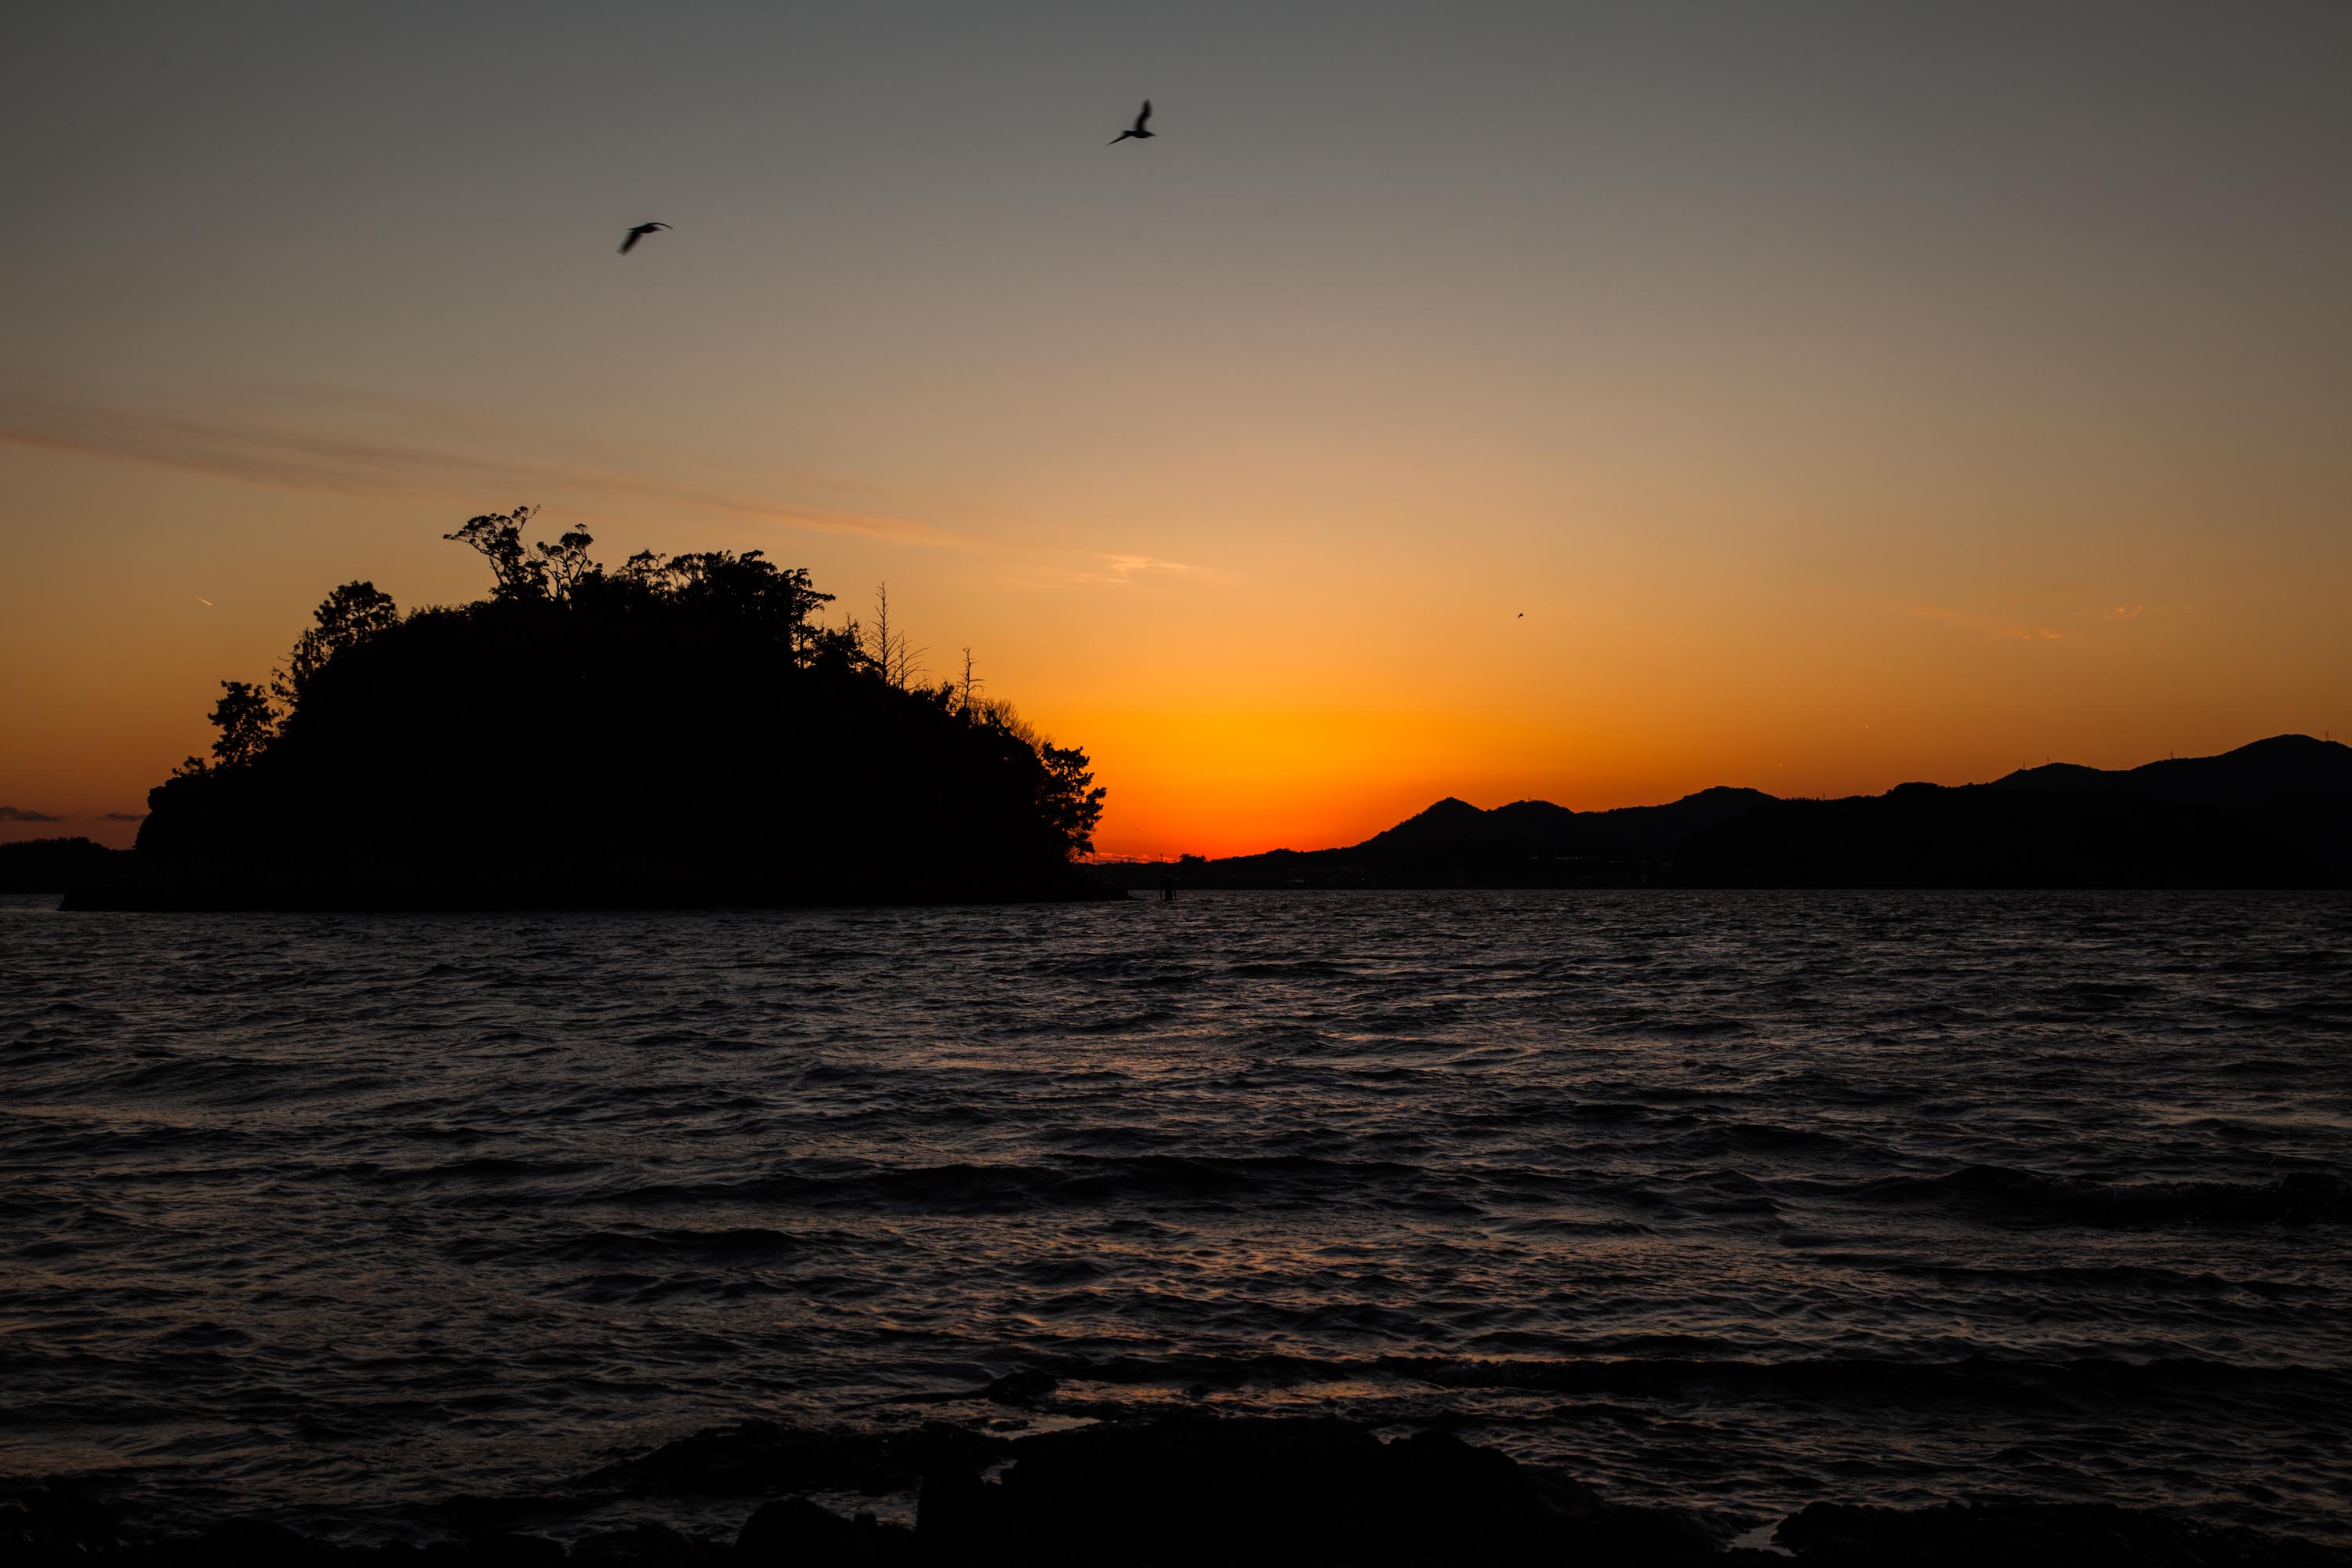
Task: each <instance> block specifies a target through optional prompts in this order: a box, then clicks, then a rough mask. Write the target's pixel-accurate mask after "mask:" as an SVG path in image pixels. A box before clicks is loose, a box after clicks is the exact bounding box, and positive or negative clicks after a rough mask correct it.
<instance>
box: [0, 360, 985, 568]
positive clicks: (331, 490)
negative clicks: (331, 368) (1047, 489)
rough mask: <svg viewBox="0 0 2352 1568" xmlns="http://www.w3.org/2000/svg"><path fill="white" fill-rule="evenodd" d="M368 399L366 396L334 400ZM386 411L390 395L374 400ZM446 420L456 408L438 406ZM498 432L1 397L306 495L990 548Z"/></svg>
mask: <svg viewBox="0 0 2352 1568" xmlns="http://www.w3.org/2000/svg"><path fill="white" fill-rule="evenodd" d="M338 401H341V402H343V403H344V404H345V405H347V406H364V405H365V400H364V399H363V398H362V399H349V398H347V399H341V400H338ZM377 406H379V407H385V408H388V409H390V410H392V411H395V412H397V411H400V410H402V408H403V405H401V404H400V403H399V402H398V401H397V400H392V399H386V400H381V402H379V403H378V404H377ZM440 417H441V418H442V419H443V420H444V422H449V421H450V420H451V418H452V416H450V415H448V413H447V412H446V411H441V414H440ZM473 434H474V441H473V442H472V443H469V444H481V442H482V439H483V437H488V436H490V435H493V434H495V435H496V436H498V437H499V438H501V439H502V440H504V441H506V442H509V443H511V444H512V446H513V447H514V448H515V452H516V454H517V455H501V456H499V457H489V456H485V455H481V454H479V453H477V452H473V451H468V450H467V449H465V447H463V446H460V445H457V444H456V443H454V442H449V443H436V442H423V441H415V440H407V439H401V438H396V437H380V436H375V435H372V434H367V433H364V432H354V431H351V430H347V429H341V428H336V427H333V426H325V425H320V424H318V423H315V422H300V421H294V420H287V419H283V418H271V417H269V416H245V417H241V418H227V419H211V420H206V419H195V418H190V417H187V416H179V415H169V414H157V413H151V412H147V411H143V410H139V409H132V408H123V407H107V406H102V405H91V404H74V403H63V402H53V401H47V400H37V399H33V398H24V397H15V398H0V441H6V442H10V443H12V444H14V445H16V446H21V447H33V448H36V449H38V450H43V451H52V452H65V453H71V454H76V455H80V456H88V457H104V458H128V459H131V460H133V461H138V462H144V463H152V464H155V465H157V466H160V467H163V468H175V469H179V470H181V471H183V472H189V473H197V474H203V475H205V476H207V477H209V478H214V479H234V480H238V481H241V482H243V483H247V484H255V485H261V486H265V487H268V488H270V489H286V490H294V491H298V492H302V493H306V494H324V495H338V496H355V497H365V498H369V499H373V500H385V499H393V500H429V501H437V502H450V503H454V504H459V505H466V506H477V505H483V504H488V501H486V500H485V498H488V500H502V499H505V498H510V497H512V496H513V495H515V494H517V493H519V492H537V493H539V494H553V495H567V496H583V495H586V496H600V495H601V496H603V497H605V498H608V500H609V498H613V497H629V498H633V499H636V500H649V501H655V502H664V503H668V504H671V505H682V506H688V507H692V508H696V509H698V510H705V511H714V512H721V513H726V514H728V515H730V516H736V517H743V518H750V519H754V520H756V521H762V522H769V523H773V524H777V525H779V526H782V527H786V528H804V529H813V530H816V531H823V532H829V533H849V534H860V535H865V536H866V537H870V538H875V539H882V540H888V541H890V542H895V543H907V544H925V545H933V546H939V547H942V548H948V549H959V550H974V549H986V548H990V547H991V545H990V542H988V541H985V540H982V539H979V538H976V537H974V536H972V535H970V534H961V533H955V532H951V531H947V530H943V529H939V528H934V527H931V526H929V525H928V524H925V523H919V522H915V521H909V520H908V519H905V518H898V517H887V516H882V515H877V514H874V513H869V512H861V511H856V510H846V509H840V508H828V507H814V506H805V505H799V504H795V503H793V502H790V501H786V500H775V499H769V498H763V497H759V496H755V495H747V494H740V493H730V492H729V491H722V490H714V489H709V488H706V487H702V486H698V485H693V484H688V483H680V482H677V481H675V480H671V479H664V478H660V477H657V476H652V475H646V474H640V473H629V472H614V471H612V470H610V469H601V470H600V469H598V468H593V467H590V466H585V465H582V466H573V465H572V464H571V463H570V462H568V461H567V460H566V459H565V458H563V457H562V456H561V455H560V453H559V454H555V455H550V454H548V452H547V448H549V447H559V448H560V447H563V446H565V445H569V444H570V443H567V442H564V441H563V440H562V438H561V437H552V436H550V435H549V434H547V433H545V432H531V431H526V430H523V429H520V427H510V428H509V429H506V430H499V431H493V430H489V429H481V430H478V431H476V432H474V433H473Z"/></svg>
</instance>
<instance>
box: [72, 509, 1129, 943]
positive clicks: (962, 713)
mask: <svg viewBox="0 0 2352 1568" xmlns="http://www.w3.org/2000/svg"><path fill="white" fill-rule="evenodd" d="M530 516H531V509H518V510H516V511H515V512H513V513H511V514H505V513H493V514H490V515H488V516H483V517H478V518H475V519H473V520H472V521H469V522H467V524H466V526H465V527H464V528H462V529H460V530H459V531H457V532H456V533H454V534H451V535H449V536H448V537H450V538H451V539H454V540H457V541H458V542H462V543H465V544H467V545H470V546H471V547H473V548H474V549H476V550H478V551H479V552H481V553H482V554H483V555H484V557H485V558H486V559H487V560H488V563H489V566H490V569H491V574H492V577H493V584H494V586H493V591H492V592H491V594H490V595H489V596H488V597H487V598H485V599H481V600H479V601H477V602H475V603H473V604H467V605H455V606H447V607H434V608H428V609H422V610H416V611H412V612H410V613H408V614H406V615H403V614H401V613H400V612H399V611H398V610H397V609H396V608H395V607H394V605H393V602H392V600H391V598H390V597H389V596H387V595H383V594H382V593H380V592H378V591H377V590H376V588H375V587H374V585H373V584H369V583H349V584H344V585H343V586H341V587H340V588H337V589H336V590H335V591H334V593H333V594H331V595H329V597H328V598H327V600H326V601H325V602H324V603H323V604H321V605H320V606H319V611H318V618H317V623H316V625H315V626H313V627H312V628H311V629H310V630H309V631H307V632H305V633H304V634H303V635H302V637H301V639H300V640H299V642H298V643H297V644H296V645H295V647H294V648H293V650H292V652H291V653H290V654H289V657H288V659H287V665H286V668H285V669H283V670H282V671H280V672H279V673H278V679H276V680H275V681H274V682H273V683H272V684H271V685H270V687H269V688H268V689H264V688H263V687H261V686H260V685H258V684H256V683H251V682H246V681H234V680H233V681H225V682H223V686H222V689H223V695H222V697H221V700H220V701H219V703H218V704H217V705H216V706H215V709H214V710H213V714H212V720H213V722H214V724H215V726H216V727H217V728H218V730H219V731H220V734H219V738H218V739H217V740H216V741H215V742H214V744H213V748H212V752H213V754H212V755H211V756H210V757H209V758H194V757H192V758H190V759H189V760H188V761H187V763H185V764H184V765H183V766H182V767H181V768H180V770H179V771H178V772H176V773H173V776H172V777H171V778H169V779H167V780H165V781H164V782H163V784H160V785H158V786H157V787H156V788H155V789H154V790H153V791H152V792H151V793H150V795H149V796H148V805H149V816H148V817H147V819H146V821H145V823H144V824H143V825H142V826H141V828H140V832H139V839H138V847H137V849H136V852H135V854H134V855H133V856H131V857H130V858H129V860H130V863H129V864H128V865H124V866H115V865H106V866H103V867H101V868H99V869H98V870H97V872H96V874H94V875H91V876H88V877H86V878H84V879H81V880H79V882H78V883H77V884H76V885H75V886H73V887H72V888H71V889H68V902H69V904H70V905H71V906H72V907H78V908H289V909H292V908H314V909H316V908H340V909H382V908H492V907H507V908H515V907H581V906H661V905H703V904H808V903H857V902H906V901H961V900H986V901H996V900H1026V899H1062V898H1085V897H1093V896H1099V895H1100V890H1101V889H1100V885H1099V884H1098V883H1097V882H1094V881H1092V880H1090V879H1086V878H1084V877H1082V876H1081V875H1079V874H1078V873H1077V872H1076V870H1075V869H1074V868H1073V867H1072V864H1071V862H1072V859H1073V858H1074V857H1076V856H1077V855H1080V854H1083V853H1085V852H1086V851H1087V849H1089V848H1090V847H1091V846H1092V835H1093V831H1094V826H1095V823H1096V821H1097V818H1098V817H1099V816H1100V815H1101V811H1102V799H1103V794H1104V792H1103V790H1102V789H1101V788H1100V787H1098V786H1097V785H1096V784H1094V782H1093V777H1092V775H1091V773H1089V772H1088V764H1087V756H1086V753H1085V752H1083V751H1080V750H1078V749H1076V748H1075V747H1061V746H1055V745H1054V744H1051V743H1050V742H1046V741H1045V739H1043V738H1042V737H1040V736H1038V735H1037V734H1036V733H1035V732H1034V731H1032V730H1031V729H1030V728H1029V727H1028V726H1027V725H1026V724H1024V722H1023V721H1021V719H1020V718H1019V716H1018V715H1017V713H1015V712H1014V710H1013V709H1012V708H1011V707H1010V706H1009V705H1008V704H1005V703H1002V702H993V701H983V700H975V698H974V695H973V691H972V683H971V681H970V680H969V679H967V680H966V681H965V682H963V683H962V684H961V685H956V684H950V683H942V684H940V685H938V686H925V685H923V684H921V683H919V681H917V680H916V679H913V672H912V670H911V669H910V668H909V666H910V662H911V661H910V659H909V658H908V653H907V650H906V647H905V640H904V634H903V633H900V634H897V635H895V636H894V635H893V634H891V632H890V631H889V628H888V624H887V607H886V608H885V611H884V615H883V617H882V618H881V619H880V621H879V624H878V625H877V627H875V628H872V629H868V628H864V627H861V626H859V625H858V624H857V623H856V621H855V620H852V621H851V622H850V623H849V624H848V625H847V626H824V625H823V624H821V623H820V621H819V620H818V618H817V617H818V614H819V612H820V610H821V608H822V606H823V605H825V604H826V603H827V602H829V601H830V599H831V598H832V595H828V594H821V593H819V592H817V591H816V590H815V589H814V587H813V586H812V585H811V584H810V582H809V576H808V574H807V573H806V572H805V571H800V570H793V569H787V568H782V567H779V566H776V565H774V564H772V563H770V562H768V561H766V560H765V559H763V558H762V557H761V554H760V552H757V551H752V552H747V553H745V554H740V555H738V554H735V553H732V552H727V551H712V552H701V553H696V554H686V555H679V556H676V557H672V558H670V559H667V560H665V559H663V558H661V557H659V556H656V555H654V554H651V553H640V554H637V555H635V556H632V557H631V558H630V559H629V560H628V562H627V563H625V564H624V565H622V566H621V567H619V568H617V569H615V570H611V571H607V570H606V569H605V568H604V567H603V566H602V565H600V564H599V563H596V562H595V561H594V560H593V559H592V558H591V557H590V556H589V554H588V547H589V546H590V544H592V543H593V541H592V540H591V539H590V537H589V536H588V535H587V534H585V533H580V532H570V533H566V534H564V535H563V536H562V538H561V539H560V540H559V541H557V542H555V543H553V544H548V543H543V542H542V543H538V544H533V545H528V546H527V545H525V544H524V542H523V541H522V537H521V529H522V527H523V525H524V524H525V523H527V522H528V521H529V520H530ZM885 604H886V606H887V601H885Z"/></svg>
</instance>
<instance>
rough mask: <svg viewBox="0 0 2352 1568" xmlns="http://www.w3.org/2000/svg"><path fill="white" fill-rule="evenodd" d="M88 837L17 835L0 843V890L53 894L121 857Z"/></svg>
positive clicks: (99, 873)
mask: <svg viewBox="0 0 2352 1568" xmlns="http://www.w3.org/2000/svg"><path fill="white" fill-rule="evenodd" d="M123 858H126V856H125V852H124V851H122V850H120V849H109V848H108V847H106V846H105V845H103V844H99V843H96V842H94V841H92V840H90V839H88V838H20V839H18V840H16V842H15V843H13V844H0V893H57V892H62V891H64V890H65V889H68V888H70V887H72V886H74V885H75V884H77V883H79V882H86V881H89V879H91V878H93V877H100V876H103V875H105V874H106V871H107V869H108V868H110V866H112V865H114V864H115V863H116V862H118V861H120V860H121V859H123Z"/></svg>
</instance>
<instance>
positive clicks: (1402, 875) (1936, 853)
mask: <svg viewBox="0 0 2352 1568" xmlns="http://www.w3.org/2000/svg"><path fill="white" fill-rule="evenodd" d="M1096 870H1097V875H1099V876H1101V877H1102V878H1104V879H1106V880H1107V881H1108V882H1110V883H1111V884H1113V885H1114V886H1121V887H1127V888H1154V887H1158V886H1160V882H1161V880H1162V879H1166V878H1171V877H1172V878H1173V879H1174V880H1175V882H1176V883H1177V885H1178V886H1180V887H1185V888H1533V887H1638V886H1649V885H1679V886H1687V887H1789V888H1806V887H1855V888H1892V887H1906V888H1984V887H2017V888H2029V887H2031V888H2048V887H2091V888H2141V887H2248V888H2299V887H2325V886H2332V885H2336V884H2338V883H2340V882H2343V881H2344V880H2346V879H2347V875H2352V747H2347V746H2345V745H2342V744H2340V743H2337V742H2327V741H2315V740H2313V739H2312V738H2311V737H2309V736H2307V735H2280V736H2275V737H2273V738H2272V739H2270V740H2267V741H2258V742H2254V743H2253V744H2252V745H2248V746H2242V747H2240V748H2238V749H2237V750H2236V751H2233V752H2227V753H2224V754H2223V755H2221V756H2217V757H2183V758H2178V759H2168V760H2167V761H2164V762H2158V763H2148V764H2147V766H2145V767H2139V768H2132V769H2125V770H2116V771H2106V770H2101V769H2097V768H2084V767H2074V766H2070V765H2067V764H2057V765H2054V766H2051V767H2043V768H2033V769H2029V770H2026V771H2024V772H2021V773H2011V774H2010V775H2009V776H2008V777H2006V778H2003V779H2000V780H1998V781H1995V782H1994V783H1991V784H1969V785H1962V786H1959V787H1957V788H1944V787H1942V786H1939V785H1936V784H1903V785H1899V786H1897V787H1896V788H1895V789H1893V790H1890V791H1889V792H1887V793H1886V794H1885V795H1856V796H1853V797H1850V798H1848V799H1844V800H1831V801H1819V800H1782V799H1779V798H1777V797H1775V796H1773V795H1767V794H1765V793H1764V792H1762V791H1760V790H1753V789H1734V788H1727V787H1721V786H1718V787H1716V788H1713V789H1706V790H1701V791H1700V792H1698V793H1697V794H1696V795H1685V796H1684V797H1683V798H1682V799H1680V800H1677V801H1674V802H1671V803H1669V804H1667V805H1647V806H1624V807H1620V808H1618V809H1615V810H1612V811H1594V812H1580V811H1571V810H1570V809H1568V808H1567V807H1565V806H1560V805H1553V804H1551V803H1550V802H1549V801H1540V800H1522V801H1514V802H1512V803H1511V804H1510V805H1500V806H1496V807H1495V808H1494V809H1492V810H1486V811H1482V810H1481V809H1479V808H1478V807H1477V806H1475V805H1470V804H1469V803H1468V802H1466V801H1462V800H1457V799H1454V798H1453V797H1451V796H1448V797H1447V798H1445V799H1444V800H1441V801H1438V802H1436V803H1435V804H1434V805H1431V806H1429V807H1428V808H1427V809H1425V810H1423V811H1421V812H1418V813H1416V814H1415V815H1413V816H1410V817H1408V818H1406V819H1405V820H1404V821H1402V822H1400V823H1398V824H1397V825H1396V826H1393V827H1391V828H1387V829H1385V830H1383V831H1382V832H1380V833H1376V834H1374V835H1373V836H1372V837H1370V838H1367V839H1365V840H1364V841H1363V842H1361V843H1360V844H1353V845H1349V846H1346V847H1340V848H1333V849H1318V850H1305V851H1300V850H1290V849H1276V850H1272V851H1269V852H1267V853H1265V854H1261V855H1244V856H1235V857H1233V858H1227V859H1218V860H1208V859H1202V858H1199V857H1195V856H1187V857H1185V858H1183V859H1182V860H1181V861H1179V862H1176V863H1173V864H1172V865H1171V864H1167V863H1156V862H1155V863H1140V862H1139V863H1136V864H1132V865H1106V866H1100V867H1097V868H1096Z"/></svg>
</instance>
